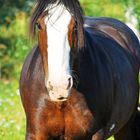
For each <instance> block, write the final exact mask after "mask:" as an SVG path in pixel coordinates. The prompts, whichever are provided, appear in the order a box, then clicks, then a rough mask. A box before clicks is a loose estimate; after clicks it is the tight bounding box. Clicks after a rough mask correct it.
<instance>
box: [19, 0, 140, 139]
mask: <svg viewBox="0 0 140 140" xmlns="http://www.w3.org/2000/svg"><path fill="white" fill-rule="evenodd" d="M36 27H37V28H38V31H37V29H36ZM30 28H31V34H32V36H33V35H35V33H36V32H37V34H38V42H39V43H38V45H37V46H35V47H34V48H33V49H32V50H31V52H30V54H29V55H28V57H27V58H26V60H25V63H24V65H23V69H22V72H21V78H20V93H21V100H22V103H23V107H24V109H25V113H26V123H27V128H26V131H27V132H26V140H105V139H107V138H109V137H110V136H112V135H114V138H115V140H140V113H139V112H138V111H137V106H138V96H139V84H138V73H139V66H140V44H139V41H138V38H137V37H136V35H135V34H134V33H133V31H132V30H131V29H130V28H129V27H127V26H126V25H125V24H124V23H122V22H120V21H118V20H116V19H113V18H92V17H84V16H83V12H82V8H81V6H80V3H79V1H78V0H37V3H36V7H35V9H34V13H33V15H32V17H31V24H30Z"/></svg>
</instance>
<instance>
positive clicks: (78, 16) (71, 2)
mask: <svg viewBox="0 0 140 140" xmlns="http://www.w3.org/2000/svg"><path fill="white" fill-rule="evenodd" d="M54 3H57V5H59V4H63V5H64V6H65V7H66V8H67V10H68V11H69V12H70V13H71V15H72V16H73V17H74V19H75V22H76V28H77V46H78V47H79V48H81V47H83V46H84V30H83V11H82V8H81V6H80V3H79V0H37V2H36V6H35V9H34V12H33V14H32V17H31V20H30V35H31V37H34V36H35V27H36V23H37V20H38V18H39V17H40V15H41V14H42V13H43V11H45V9H46V8H48V9H49V6H50V4H54Z"/></svg>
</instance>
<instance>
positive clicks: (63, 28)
mask: <svg viewBox="0 0 140 140" xmlns="http://www.w3.org/2000/svg"><path fill="white" fill-rule="evenodd" d="M70 21H71V15H70V13H69V12H68V11H67V10H66V9H65V7H64V6H63V5H59V6H55V5H54V7H52V9H50V10H49V13H48V16H47V17H46V19H45V24H46V26H47V28H46V29H47V37H48V40H47V44H48V73H49V78H48V80H49V81H51V84H52V85H53V87H54V88H53V89H55V88H56V91H58V89H59V87H61V88H62V89H63V88H64V89H66V87H67V85H68V76H70V66H69V60H70V45H69V41H68V26H69V24H70ZM62 89H61V90H62ZM53 92H55V91H53ZM58 92H59V91H58ZM61 94H64V93H61ZM65 94H68V91H65ZM53 96H55V95H53ZM63 96H64V95H63Z"/></svg>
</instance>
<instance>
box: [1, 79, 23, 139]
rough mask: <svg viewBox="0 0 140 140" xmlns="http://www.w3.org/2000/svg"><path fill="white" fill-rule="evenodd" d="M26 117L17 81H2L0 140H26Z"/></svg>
mask: <svg viewBox="0 0 140 140" xmlns="http://www.w3.org/2000/svg"><path fill="white" fill-rule="evenodd" d="M24 139H25V115H24V111H23V108H22V105H21V101H20V95H19V90H18V83H17V81H13V80H12V81H3V82H2V81H0V140H24Z"/></svg>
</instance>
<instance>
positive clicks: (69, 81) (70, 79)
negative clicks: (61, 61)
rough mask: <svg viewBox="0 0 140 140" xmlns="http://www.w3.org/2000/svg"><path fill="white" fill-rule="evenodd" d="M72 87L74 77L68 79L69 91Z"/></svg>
mask: <svg viewBox="0 0 140 140" xmlns="http://www.w3.org/2000/svg"><path fill="white" fill-rule="evenodd" d="M71 87H72V77H69V78H68V86H67V88H66V89H67V90H68V89H70V88H71Z"/></svg>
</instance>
